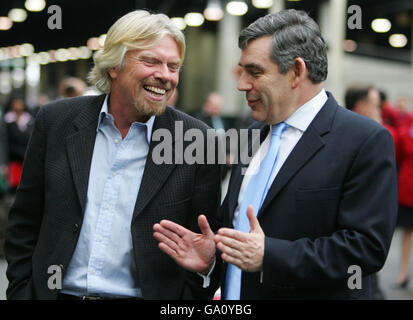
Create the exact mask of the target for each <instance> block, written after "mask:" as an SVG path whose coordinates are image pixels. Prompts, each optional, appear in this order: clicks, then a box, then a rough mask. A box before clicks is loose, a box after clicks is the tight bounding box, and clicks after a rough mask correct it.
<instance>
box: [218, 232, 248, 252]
mask: <svg viewBox="0 0 413 320" xmlns="http://www.w3.org/2000/svg"><path fill="white" fill-rule="evenodd" d="M214 240H215V242H216V243H217V244H218V243H223V244H224V245H226V246H228V247H231V248H232V249H235V250H239V251H241V250H242V248H243V245H244V244H245V242H241V241H238V240H236V239H234V238H230V237H225V236H222V235H216V236H215V238H214Z"/></svg>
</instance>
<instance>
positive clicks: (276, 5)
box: [269, 0, 285, 13]
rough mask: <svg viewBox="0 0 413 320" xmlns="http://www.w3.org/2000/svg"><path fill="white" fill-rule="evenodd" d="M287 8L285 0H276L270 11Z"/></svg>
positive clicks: (274, 11)
mask: <svg viewBox="0 0 413 320" xmlns="http://www.w3.org/2000/svg"><path fill="white" fill-rule="evenodd" d="M284 9H285V2H284V0H274V4H273V5H272V7H271V9H270V10H269V11H270V13H276V12H279V11H281V10H284Z"/></svg>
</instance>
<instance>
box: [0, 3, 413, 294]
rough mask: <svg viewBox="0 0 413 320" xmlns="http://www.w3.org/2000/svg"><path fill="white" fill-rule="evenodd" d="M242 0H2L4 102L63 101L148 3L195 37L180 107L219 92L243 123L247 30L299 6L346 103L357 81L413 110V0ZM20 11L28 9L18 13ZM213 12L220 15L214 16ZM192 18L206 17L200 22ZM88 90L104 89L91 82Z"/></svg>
mask: <svg viewBox="0 0 413 320" xmlns="http://www.w3.org/2000/svg"><path fill="white" fill-rule="evenodd" d="M233 2H234V1H229V0H155V1H153V0H152V1H149V0H118V1H102V0H82V1H70V0H2V1H1V2H0V106H2V105H3V104H4V103H5V101H6V100H7V99H8V97H9V95H10V93H11V92H12V91H14V90H15V89H18V90H23V91H24V92H25V96H26V103H27V106H28V107H29V108H33V109H34V108H36V107H37V106H38V105H39V104H42V103H44V101H45V100H44V98H45V97H47V99H49V100H54V99H57V98H58V97H59V91H58V87H59V83H60V82H61V81H62V80H63V79H64V78H66V77H69V76H71V77H78V78H81V79H83V80H86V77H87V74H88V72H89V70H90V69H91V67H92V65H93V58H92V57H93V54H94V52H95V51H96V50H98V49H99V47H100V46H102V44H103V43H104V38H105V33H106V32H107V30H108V29H109V27H110V26H111V25H112V24H113V23H114V22H115V21H116V20H117V19H118V18H120V17H121V16H123V15H124V14H126V13H127V12H130V11H132V10H135V9H148V10H150V11H152V12H156V13H165V14H167V15H168V16H170V17H171V18H172V17H174V18H178V19H176V20H175V21H176V22H177V23H179V24H181V27H182V29H183V32H184V33H185V36H186V41H187V53H186V58H185V61H184V66H183V68H182V69H181V75H180V83H179V87H178V92H179V97H178V100H177V103H176V106H177V107H178V108H180V109H182V110H184V111H186V112H188V113H191V114H195V113H197V112H199V111H200V110H201V107H202V104H203V102H204V101H205V99H206V97H207V95H208V94H209V93H210V92H212V91H216V92H219V93H220V94H221V95H222V96H223V98H224V104H223V110H222V112H223V116H224V117H226V118H227V119H228V120H231V119H236V118H238V117H240V116H245V115H247V114H248V113H249V108H248V106H247V105H246V103H245V97H244V94H242V93H240V92H238V91H237V89H236V86H237V85H236V77H235V75H234V72H233V71H234V68H235V66H236V65H237V64H238V59H239V55H240V50H239V49H238V46H237V38H238V34H239V31H240V30H241V29H242V28H243V27H246V26H247V25H248V24H250V23H251V22H253V21H254V20H256V19H257V18H258V17H260V16H264V15H265V14H267V13H268V12H273V11H278V10H280V9H283V8H295V9H301V10H305V11H306V12H308V13H309V14H310V16H311V17H313V18H314V19H315V20H316V21H317V22H318V23H319V25H320V27H321V31H322V34H323V36H324V38H325V40H326V42H327V45H328V59H329V75H328V79H327V81H326V84H325V87H326V89H327V90H328V91H331V92H332V93H333V94H334V96H335V98H336V99H337V100H338V102H339V103H340V104H342V105H343V106H344V92H345V90H346V88H347V87H349V86H350V85H353V84H362V85H373V86H375V87H376V88H378V89H380V90H382V91H384V92H385V93H386V94H387V97H388V99H389V100H390V101H391V102H394V101H395V100H396V99H397V98H399V97H401V96H403V97H407V98H408V100H409V103H410V110H412V109H413V108H412V103H413V50H412V43H413V0H392V1H389V0H294V1H292V0H239V1H236V2H237V5H238V7H235V9H237V10H241V11H240V13H238V14H240V15H234V14H230V13H229V12H228V9H229V7H231V5H230V3H233ZM242 3H243V4H242ZM53 6H58V9H60V10H61V28H57V29H56V28H55V29H53V28H50V22H51V23H52V25H53V23H54V25H55V26H56V25H57V23H58V21H57V20H52V21H51V20H50V19H53V18H52V17H53V16H54V14H56V13H57V11H55V10H53V9H54V8H56V7H53ZM259 6H261V7H262V6H265V8H258V7H259ZM28 8H31V9H33V8H34V9H36V10H37V11H30V10H29V9H28ZM212 8H215V10H211V9H212ZM243 8H244V9H243ZM12 9H20V10H17V11H16V10H14V11H13V12H14V13H13V14H11V10H12ZM205 9H210V10H209V11H205ZM242 9H243V10H242ZM245 9H247V11H245ZM48 11H49V12H48ZM242 11H244V13H243V14H241V13H242ZM207 12H208V13H209V14H211V12H212V13H215V14H218V15H216V16H215V18H214V19H211V18H213V17H211V16H208V14H207ZM189 13H198V15H188V14H189ZM13 15H14V16H13ZM9 16H12V17H13V19H14V20H15V21H11V20H10V18H9ZM55 17H56V16H55ZM190 17H192V18H194V17H195V20H196V18H198V19H201V21H198V22H197V21H190ZM207 18H208V19H207ZM377 19H379V20H377ZM18 20H20V22H19V21H18ZM202 20H203V21H202ZM374 21H375V22H374ZM191 24H195V25H196V24H198V26H195V25H192V26H191ZM87 94H97V92H96V90H94V88H92V87H89V88H88V90H87ZM0 114H1V112H0ZM399 247H400V234H399V233H397V232H396V234H395V238H394V240H393V244H392V249H391V250H390V253H389V257H388V262H386V265H385V267H384V269H383V270H382V272H381V274H380V277H381V278H380V279H381V286H382V288H383V290H384V291H385V294H386V296H387V298H388V299H413V291H412V289H410V290H408V291H404V292H400V291H396V290H393V289H391V284H392V283H394V281H395V278H396V275H397V272H398V263H399V262H398V260H399V255H400V252H399V250H400V248H399ZM5 268H6V263H5V261H4V260H3V259H0V300H1V299H5V288H6V286H7V280H6V278H5ZM411 268H412V267H411ZM411 271H412V272H413V270H411Z"/></svg>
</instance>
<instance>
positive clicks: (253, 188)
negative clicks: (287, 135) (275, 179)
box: [224, 122, 288, 300]
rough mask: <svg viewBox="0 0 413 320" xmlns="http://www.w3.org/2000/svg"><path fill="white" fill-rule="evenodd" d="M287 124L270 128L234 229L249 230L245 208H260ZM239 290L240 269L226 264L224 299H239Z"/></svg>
mask: <svg viewBox="0 0 413 320" xmlns="http://www.w3.org/2000/svg"><path fill="white" fill-rule="evenodd" d="M287 127H288V125H287V124H286V123H284V122H281V123H279V124H278V125H276V126H275V127H274V129H273V130H272V135H271V142H270V146H269V147H268V152H267V154H266V155H265V157H264V159H263V160H262V161H261V163H260V166H259V170H258V172H257V173H256V174H255V175H253V176H252V177H251V180H250V182H249V183H248V186H247V189H246V191H245V194H244V197H243V199H242V202H241V206H240V209H239V212H238V216H237V219H236V221H235V229H236V230H239V231H242V232H250V224H249V220H248V217H247V208H248V206H249V205H252V206H253V208H254V212H255V214H257V213H258V211H259V210H260V208H261V206H262V203H263V202H264V199H265V197H266V195H267V192H268V189H269V188H270V186H271V184H270V179H271V175H272V173H273V171H274V168H275V165H276V163H277V158H278V151H279V149H280V142H281V136H282V134H283V132H284V131H285V129H287ZM240 292H241V269H239V268H238V267H236V266H234V265H233V264H228V268H227V273H226V282H225V297H224V298H225V300H239V298H240Z"/></svg>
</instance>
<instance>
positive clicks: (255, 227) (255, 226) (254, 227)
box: [247, 206, 262, 232]
mask: <svg viewBox="0 0 413 320" xmlns="http://www.w3.org/2000/svg"><path fill="white" fill-rule="evenodd" d="M247 217H248V220H249V222H250V228H251V231H250V232H257V231H262V229H261V226H260V223H259V222H258V219H257V216H256V215H255V212H254V208H253V206H248V208H247Z"/></svg>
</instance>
